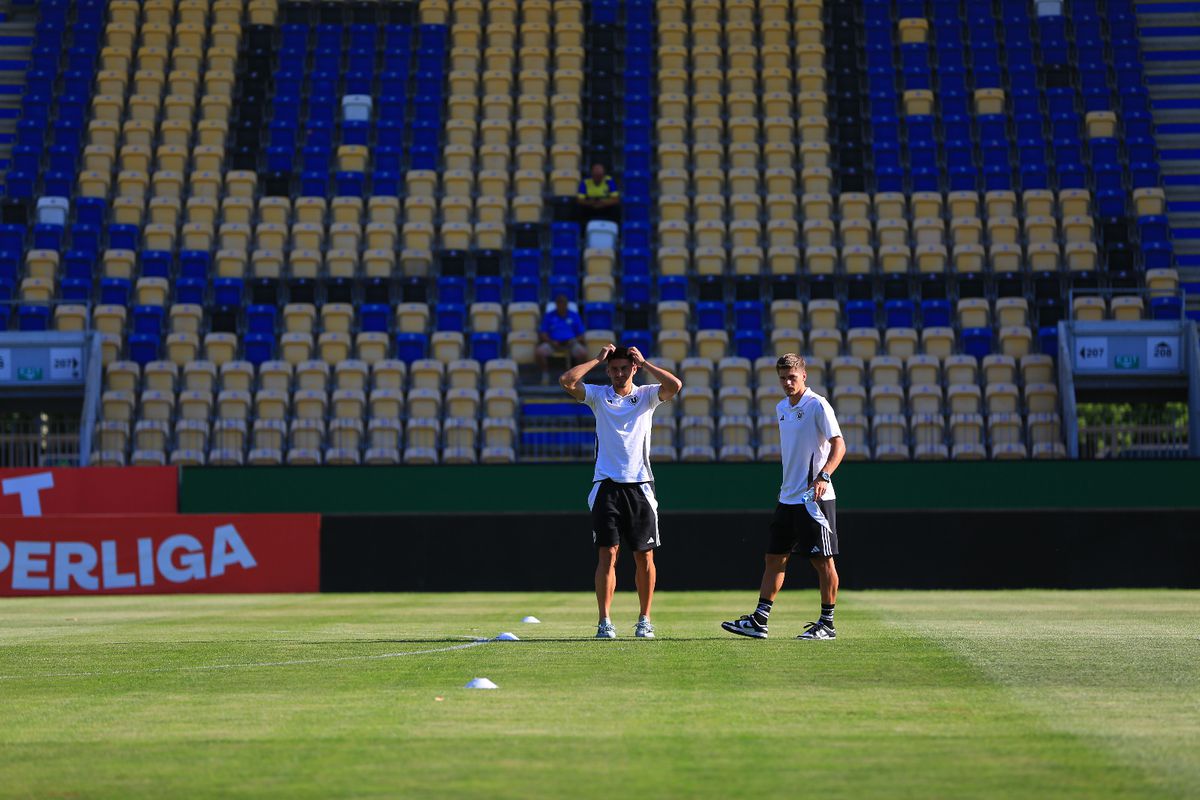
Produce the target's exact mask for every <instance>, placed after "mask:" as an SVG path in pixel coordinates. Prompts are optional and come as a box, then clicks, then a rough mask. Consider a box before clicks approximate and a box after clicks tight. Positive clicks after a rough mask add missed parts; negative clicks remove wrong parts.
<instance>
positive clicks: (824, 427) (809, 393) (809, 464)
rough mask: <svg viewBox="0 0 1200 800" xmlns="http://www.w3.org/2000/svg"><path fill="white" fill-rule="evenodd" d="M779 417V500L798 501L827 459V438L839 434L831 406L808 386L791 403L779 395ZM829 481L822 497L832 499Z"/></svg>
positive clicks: (786, 501) (777, 414)
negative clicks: (780, 398) (798, 398)
mask: <svg viewBox="0 0 1200 800" xmlns="http://www.w3.org/2000/svg"><path fill="white" fill-rule="evenodd" d="M775 416H776V417H778V418H779V444H780V449H781V450H782V451H783V484H782V485H781V486H780V487H779V502H781V503H785V504H787V505H800V504H802V503H803V502H804V500H803V499H802V498H801V495H802V494H804V490H805V489H807V488H808V484H809V483H810V482H811V481H812V479H813V478H815V477H816V476H817V473H818V472H820V471H821V467H823V466H825V462H826V461H827V460H828V459H829V451H830V450H831V449H832V445H831V444H830V443H829V440H830V439H835V438H837V437H838V436H841V435H842V429H841V428H840V427H839V426H838V421H837V417H835V416H834V415H833V406H831V405H829V401H828V400H826V399H825V398H824V397H821V395H819V394H815V393H814V392H813V390H812V389H805V390H804V394H802V395H800V400H799V402H797V403H796V405H792V404H791V403H790V402H789V401H788V398H786V397H785V398H783V399H782V400H780V401H779V404H778V405H776V406H775ZM835 497H836V495H835V494H834V492H833V483H832V482H830V484H829V488H828V489H826V490H825V496H824V497H823V498H822V499H824V500H833V499H834V498H835Z"/></svg>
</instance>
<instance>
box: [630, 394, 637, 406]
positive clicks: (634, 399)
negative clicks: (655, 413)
mask: <svg viewBox="0 0 1200 800" xmlns="http://www.w3.org/2000/svg"><path fill="white" fill-rule="evenodd" d="M637 401H638V399H637V395H636V394H631V395H629V405H631V406H636V405H637Z"/></svg>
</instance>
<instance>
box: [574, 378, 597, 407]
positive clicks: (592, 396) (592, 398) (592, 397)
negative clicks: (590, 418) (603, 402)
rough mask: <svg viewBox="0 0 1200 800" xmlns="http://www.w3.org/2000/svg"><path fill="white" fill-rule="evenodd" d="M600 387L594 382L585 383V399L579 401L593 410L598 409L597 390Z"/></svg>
mask: <svg viewBox="0 0 1200 800" xmlns="http://www.w3.org/2000/svg"><path fill="white" fill-rule="evenodd" d="M599 388H600V387H599V386H597V385H596V384H594V383H585V384H584V385H583V399H582V400H580V401H579V402H581V403H583V404H584V405H585V406H587V407H588V408H590V409H592V410H593V411H595V410H596V391H597V390H598V389H599Z"/></svg>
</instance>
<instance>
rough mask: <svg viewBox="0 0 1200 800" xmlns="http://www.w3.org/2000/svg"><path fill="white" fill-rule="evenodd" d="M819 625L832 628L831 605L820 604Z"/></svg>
mask: <svg viewBox="0 0 1200 800" xmlns="http://www.w3.org/2000/svg"><path fill="white" fill-rule="evenodd" d="M821 624H822V625H825V626H826V627H827V628H832V627H833V603H829V604H825V603H821Z"/></svg>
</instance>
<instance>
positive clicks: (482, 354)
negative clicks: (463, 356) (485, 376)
mask: <svg viewBox="0 0 1200 800" xmlns="http://www.w3.org/2000/svg"><path fill="white" fill-rule="evenodd" d="M471 358H474V359H475V360H476V361H480V362H487V361H492V360H495V359H497V358H500V334H498V333H482V332H477V333H472V334H471Z"/></svg>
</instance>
